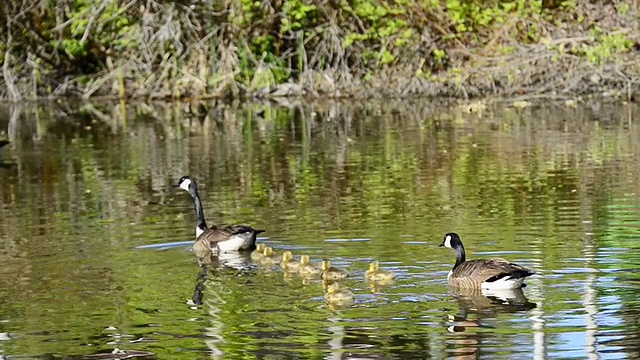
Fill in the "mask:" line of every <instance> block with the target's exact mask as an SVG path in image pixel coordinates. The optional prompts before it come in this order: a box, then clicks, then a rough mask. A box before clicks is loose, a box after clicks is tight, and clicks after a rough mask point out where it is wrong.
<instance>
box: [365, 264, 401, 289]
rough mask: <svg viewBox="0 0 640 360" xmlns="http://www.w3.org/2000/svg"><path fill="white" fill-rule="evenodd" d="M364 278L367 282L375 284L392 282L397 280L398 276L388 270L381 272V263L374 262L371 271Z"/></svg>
mask: <svg viewBox="0 0 640 360" xmlns="http://www.w3.org/2000/svg"><path fill="white" fill-rule="evenodd" d="M364 276H365V278H366V279H367V280H369V281H373V282H381V283H384V282H390V281H393V279H395V278H396V275H395V274H394V273H393V272H391V271H387V270H380V263H378V260H374V261H372V262H371V263H370V264H369V270H367V271H366V272H365V273H364Z"/></svg>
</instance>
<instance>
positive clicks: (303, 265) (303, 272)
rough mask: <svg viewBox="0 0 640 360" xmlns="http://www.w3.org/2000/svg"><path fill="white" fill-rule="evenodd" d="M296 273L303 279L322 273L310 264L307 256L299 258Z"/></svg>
mask: <svg viewBox="0 0 640 360" xmlns="http://www.w3.org/2000/svg"><path fill="white" fill-rule="evenodd" d="M298 273H299V274H300V276H303V277H315V276H318V275H320V273H322V270H320V269H318V268H317V267H315V266H313V264H311V260H310V259H309V255H302V256H300V266H299V267H298Z"/></svg>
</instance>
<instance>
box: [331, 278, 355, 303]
mask: <svg viewBox="0 0 640 360" xmlns="http://www.w3.org/2000/svg"><path fill="white" fill-rule="evenodd" d="M324 298H325V300H327V302H328V303H329V304H333V305H347V304H350V303H352V302H353V300H354V298H355V296H354V295H353V293H352V292H351V290H349V289H341V288H340V285H339V284H338V283H337V282H335V283H332V284H331V285H329V287H328V288H327V292H326V293H325V294H324Z"/></svg>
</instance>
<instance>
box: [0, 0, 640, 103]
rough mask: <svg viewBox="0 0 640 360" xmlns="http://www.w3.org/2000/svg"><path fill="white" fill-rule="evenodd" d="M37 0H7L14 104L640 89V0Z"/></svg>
mask: <svg viewBox="0 0 640 360" xmlns="http://www.w3.org/2000/svg"><path fill="white" fill-rule="evenodd" d="M23 1H26V0H7V1H6V2H4V3H3V4H0V14H3V13H4V14H7V15H9V18H10V21H9V22H8V24H7V31H6V32H0V67H1V68H2V72H1V74H2V76H1V77H0V101H2V102H19V101H33V100H45V101H46V100H56V99H81V100H87V99H101V98H102V99H104V98H109V99H128V100H207V99H226V100H229V99H274V98H287V97H304V98H310V99H318V98H348V99H367V98H373V99H376V98H377V99H388V98H395V99H405V98H412V97H429V98H453V99H464V100H470V99H480V98H494V97H499V98H510V99H525V100H526V99H560V100H563V99H574V98H577V97H581V96H602V97H616V98H621V99H624V100H626V101H638V100H639V99H640V21H639V20H640V9H639V5H638V3H637V2H634V3H633V4H627V3H625V2H619V3H618V2H605V1H596V2H587V1H574V2H565V3H563V4H555V2H553V1H542V2H532V3H530V4H529V3H527V4H525V3H523V2H519V1H504V2H501V3H500V4H489V3H487V4H480V5H478V4H476V2H474V1H464V0H460V1H450V2H447V3H446V4H445V5H441V4H439V3H438V2H433V3H431V4H426V5H425V3H424V2H419V1H411V0H407V1H402V2H394V3H388V2H377V1H375V0H363V1H361V2H354V3H347V2H333V1H330V2H326V1H325V2H320V1H300V0H295V1H289V2H287V3H286V4H283V2H281V1H265V2H263V3H258V5H259V6H257V5H256V3H251V4H248V3H246V2H245V1H236V0H227V1H224V2H223V3H221V4H218V3H215V4H214V3H209V2H206V1H203V2H202V3H198V4H195V5H194V4H192V5H188V6H187V5H183V4H180V3H172V4H165V5H163V4H155V5H154V6H152V7H149V6H145V5H140V7H139V8H136V7H133V6H131V4H133V3H135V1H134V2H127V3H125V2H120V1H116V2H104V3H102V4H101V5H100V4H98V3H95V4H94V3H93V2H88V0H74V2H73V3H72V4H70V5H69V6H68V7H67V8H65V9H63V11H62V12H60V9H57V8H55V7H52V6H51V5H50V4H45V3H43V4H42V7H40V8H38V9H36V8H29V10H27V11H22V10H20V9H21V8H20V7H19V6H11V5H19V4H20V3H21V2H23ZM217 7H219V8H217ZM212 9H213V10H216V11H215V14H216V15H215V16H209V15H208V14H209V13H210V12H211V10H212Z"/></svg>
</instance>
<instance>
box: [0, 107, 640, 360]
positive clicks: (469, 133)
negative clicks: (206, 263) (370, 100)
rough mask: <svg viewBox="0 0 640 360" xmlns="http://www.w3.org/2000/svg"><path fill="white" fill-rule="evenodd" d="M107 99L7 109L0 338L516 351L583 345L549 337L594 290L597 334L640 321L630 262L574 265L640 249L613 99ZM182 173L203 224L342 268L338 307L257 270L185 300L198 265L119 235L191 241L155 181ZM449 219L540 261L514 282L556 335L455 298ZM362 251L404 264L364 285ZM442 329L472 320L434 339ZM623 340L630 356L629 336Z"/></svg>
mask: <svg viewBox="0 0 640 360" xmlns="http://www.w3.org/2000/svg"><path fill="white" fill-rule="evenodd" d="M61 106H66V105H61ZM121 106H122V105H121ZM121 106H99V105H86V104H85V105H69V107H68V108H60V107H53V106H48V107H33V108H26V107H23V108H20V107H13V108H11V109H10V110H9V111H8V112H7V116H6V117H0V118H4V119H6V123H0V125H2V126H3V128H7V129H8V136H9V138H10V140H11V141H12V144H11V146H10V148H9V149H7V151H5V153H4V158H5V160H6V162H8V163H12V164H13V166H10V167H6V168H4V167H3V168H2V169H0V176H1V177H2V182H1V183H0V197H1V199H2V207H0V216H1V217H2V222H1V225H0V236H1V239H2V247H1V248H2V250H1V251H0V261H2V265H1V266H0V272H1V273H2V277H1V280H0V290H1V291H0V301H1V302H2V306H1V310H0V316H1V319H0V320H2V322H0V332H7V333H10V334H11V336H13V337H14V338H13V339H11V340H8V341H4V342H2V343H0V349H1V350H2V351H3V354H30V355H38V354H64V355H71V354H76V355H78V354H91V353H95V352H104V351H111V350H113V349H114V348H120V349H135V350H146V351H150V352H153V353H155V354H157V356H158V358H163V359H164V358H193V356H194V354H200V355H199V356H201V357H206V356H207V354H209V353H210V352H212V351H213V350H212V349H216V350H215V351H220V352H222V353H225V354H227V355H228V356H233V357H234V358H238V357H247V358H251V357H255V356H256V354H258V355H260V356H262V355H265V356H266V355H268V354H270V356H276V357H277V356H286V355H289V356H294V355H299V356H303V357H310V358H318V357H321V356H326V355H327V354H329V353H332V352H333V351H335V352H336V353H342V352H344V353H361V354H369V355H371V354H384V355H385V356H388V357H392V356H396V357H407V358H420V357H424V358H427V357H433V358H443V357H445V356H450V355H452V354H453V353H454V350H455V349H458V350H459V351H463V350H464V349H467V350H464V351H471V352H473V353H478V354H485V355H486V356H498V357H503V358H509V357H517V356H522V355H523V354H530V353H531V352H533V351H534V349H535V348H536V347H540V346H542V347H546V348H548V350H549V351H553V352H558V351H560V352H561V351H563V350H567V349H570V350H576V349H574V348H572V346H574V347H578V349H577V350H576V351H578V354H580V355H585V354H586V353H587V352H588V351H589V350H588V349H586V348H582V344H578V343H572V342H569V343H564V342H563V341H560V340H559V338H557V336H560V335H562V334H564V333H573V332H577V333H585V334H586V333H588V329H587V325H585V323H584V322H585V321H586V320H583V318H582V317H581V316H582V315H581V314H582V313H584V311H585V309H587V308H588V306H590V305H589V303H588V302H589V301H587V300H585V299H586V298H585V291H587V290H586V289H589V288H592V287H596V288H598V289H599V290H598V291H599V292H598V295H597V297H596V299H595V300H594V301H595V303H596V304H597V305H598V306H600V307H601V308H603V309H604V308H606V307H607V306H609V305H611V304H609V303H607V302H608V301H612V300H608V299H610V298H611V299H616V300H615V301H621V302H622V306H623V307H622V309H623V310H620V311H619V312H616V311H615V310H613V314H611V313H607V315H612V316H613V317H617V318H620V319H621V320H620V321H621V322H620V323H618V324H616V325H606V323H603V325H602V327H601V329H600V330H601V331H606V330H607V329H610V330H615V331H620V329H622V328H623V327H624V326H623V325H621V324H626V325H627V326H629V328H630V329H637V325H635V324H634V321H635V320H634V316H633V314H634V313H637V311H638V306H637V305H638V304H637V300H635V297H634V294H635V290H634V288H629V287H625V286H613V287H611V288H610V289H606V288H607V287H609V286H608V285H606V283H607V282H611V281H612V282H613V283H614V284H615V283H616V282H618V283H619V280H618V279H619V278H624V281H628V282H629V283H631V284H634V281H637V272H630V273H627V274H623V275H624V276H622V275H620V276H618V275H611V274H610V273H603V274H602V275H597V276H596V277H595V278H594V277H593V276H592V275H590V274H591V272H589V271H588V270H589V269H592V268H595V269H598V270H607V271H609V270H612V271H618V270H623V269H635V267H636V265H633V264H637V262H638V259H639V258H638V255H637V252H634V251H607V250H604V252H602V251H600V250H599V249H601V248H614V247H615V248H625V249H626V248H629V249H635V248H637V245H636V241H635V240H633V239H634V236H635V234H637V233H638V225H639V224H638V222H637V218H638V211H637V209H638V206H636V205H637V197H636V196H635V194H636V193H637V191H638V188H637V181H635V179H637V176H636V175H637V174H638V173H639V171H638V170H639V167H638V161H637V159H638V154H639V153H640V152H639V151H638V150H639V148H638V146H637V145H636V141H635V140H634V139H637V137H638V127H637V126H636V124H634V123H633V122H632V121H630V120H629V117H628V113H627V110H623V111H622V112H621V111H619V109H617V108H615V107H613V106H611V107H610V106H606V105H604V106H603V109H601V110H599V111H598V112H594V111H590V110H589V109H587V108H584V109H577V110H574V109H565V108H555V107H553V106H552V105H548V106H543V107H540V108H532V109H525V110H514V109H503V108H500V107H499V106H498V107H495V108H493V109H492V110H490V111H487V112H485V113H483V114H482V115H481V116H480V115H478V114H463V113H461V112H459V111H457V110H456V108H454V107H438V106H430V105H415V104H414V105H411V106H408V105H407V106H404V105H397V104H384V106H383V105H376V104H364V105H361V106H348V105H344V104H343V105H340V104H333V105H330V106H328V107H323V106H312V105H309V106H305V107H293V108H278V107H269V106H265V105H248V106H245V107H243V108H232V107H226V106H222V105H216V104H179V105H167V104H154V105H146V104H133V105H131V106H127V107H121ZM262 110H264V111H262ZM630 111H631V112H635V111H637V109H636V108H630ZM125 118H126V119H127V120H126V121H124V119H125ZM0 122H1V121H0ZM185 174H190V175H192V176H194V177H195V178H196V179H198V181H199V184H200V187H201V196H202V197H203V201H204V204H205V212H206V214H207V217H208V220H209V222H210V223H214V222H226V223H233V222H243V223H244V222H246V223H249V224H251V225H255V226H256V227H259V228H266V229H267V230H268V232H267V233H266V234H265V235H267V236H268V237H269V239H268V240H267V241H268V242H269V243H270V244H271V245H273V246H274V247H275V248H276V250H278V251H281V250H282V249H284V248H288V249H291V250H292V251H293V252H294V254H296V255H299V254H302V253H308V254H310V255H311V256H312V258H313V259H314V260H315V261H319V260H320V259H321V258H329V259H332V260H333V261H334V262H335V263H336V264H338V265H339V266H341V267H345V268H347V269H348V270H349V271H350V272H351V273H352V278H351V279H350V280H349V281H348V282H347V285H348V286H349V287H351V288H352V289H353V290H354V291H355V292H356V294H357V301H356V304H355V305H354V307H353V308H348V309H342V310H335V311H334V310H331V309H329V308H328V307H327V306H326V305H325V304H324V301H323V299H322V295H323V289H322V285H321V284H320V283H315V282H312V283H311V284H309V285H303V284H302V283H301V281H300V279H298V278H296V277H294V278H292V279H284V278H283V276H282V273H281V272H280V271H279V270H278V269H275V270H273V271H271V272H266V271H264V270H263V269H254V268H251V269H249V270H246V271H238V270H231V269H226V270H220V269H218V270H214V271H213V272H212V273H209V274H208V280H207V282H206V283H205V286H204V290H203V293H202V296H203V299H204V304H203V305H201V306H196V307H193V306H190V305H188V304H187V301H188V300H189V299H190V298H191V297H192V294H193V293H194V287H195V286H196V284H197V282H198V274H199V272H200V269H199V268H198V267H197V266H196V262H195V259H194V258H193V256H192V254H190V253H189V251H188V249H185V248H171V249H166V250H163V251H155V250H134V248H135V246H138V245H146V244H153V243H166V242H172V241H184V240H187V239H191V238H192V237H193V226H194V218H193V213H192V211H193V209H192V205H191V203H190V199H189V198H188V196H186V194H184V193H182V192H180V191H176V190H175V189H172V188H171V187H170V186H169V185H170V184H172V183H174V182H175V181H176V180H177V178H179V177H180V176H181V175H185ZM448 231H456V232H458V233H460V234H461V235H462V238H463V240H464V242H465V246H466V247H467V249H468V251H469V255H470V257H476V256H492V255H495V254H497V255H499V256H501V257H506V258H508V259H510V260H513V261H517V262H519V263H522V264H524V265H527V266H531V267H533V268H535V270H536V271H537V272H539V273H540V274H541V276H540V277H538V278H535V279H532V280H531V281H529V284H530V286H529V287H528V288H526V289H525V295H526V296H527V297H529V298H530V299H529V300H530V301H533V302H535V303H537V304H538V308H537V310H539V311H542V312H543V313H544V316H545V317H546V318H547V320H546V321H547V323H546V325H545V326H544V327H543V328H542V329H541V330H540V331H542V332H543V333H544V334H546V335H547V336H549V341H547V342H545V343H542V344H540V343H538V342H536V341H535V340H534V332H535V331H534V330H532V327H534V324H533V323H532V320H531V317H532V316H533V315H532V314H533V312H532V311H533V310H531V309H528V308H527V309H516V310H515V311H512V310H509V309H508V308H506V307H504V306H496V305H495V304H493V305H491V306H488V305H487V304H485V303H482V302H481V303H480V304H478V303H475V304H472V305H469V304H467V303H464V301H462V300H456V298H455V297H454V296H452V295H451V294H450V293H449V291H448V289H447V287H446V286H445V279H446V271H448V269H449V267H450V266H451V263H452V260H453V259H452V254H451V253H450V252H448V251H447V250H446V249H438V248H437V244H438V243H439V242H440V241H441V237H442V234H444V233H445V232H448ZM354 238H359V239H363V240H364V241H357V242H355V241H348V239H354ZM331 239H333V240H338V239H344V240H343V241H327V240H331ZM372 259H379V260H380V261H381V262H382V263H383V266H384V267H387V268H391V269H393V270H394V271H396V272H397V273H398V274H399V278H398V280H397V281H396V282H395V283H394V284H393V285H392V286H388V287H384V288H381V289H378V291H376V292H372V291H371V289H370V288H369V287H368V285H367V284H366V283H365V282H364V281H363V280H362V274H363V272H364V270H365V269H366V267H367V264H368V262H369V261H370V260H372ZM614 274H616V273H614ZM629 274H631V275H629ZM636 288H637V286H636ZM484 299H485V298H484V297H482V298H481V300H484ZM461 304H462V305H461ZM487 306H488V307H487ZM461 311H462V313H463V314H464V316H462V317H461V315H460V312H461ZM603 311H605V310H603ZM606 311H612V310H606ZM576 314H577V315H576ZM630 314H631V315H630ZM448 315H450V316H457V318H456V319H455V320H451V319H450V318H449V317H447V316H448ZM452 323H455V324H457V325H456V326H459V327H461V328H462V329H464V330H465V331H464V332H462V333H448V332H447V331H446V329H447V327H448V326H449V325H451V324H452ZM621 334H622V335H624V333H621ZM497 339H500V341H497ZM621 344H622V346H623V350H617V351H621V352H622V351H627V352H628V353H629V354H633V353H634V352H633V351H635V350H633V348H634V346H636V347H637V345H638V344H637V342H634V341H633V340H632V338H631V337H629V340H628V341H626V342H625V341H622V342H621ZM600 346H601V347H602V349H606V348H607V345H606V344H604V343H603V344H601V345H600ZM596 348H597V346H596ZM461 349H462V350H461ZM474 349H475V350H474ZM447 354H448V355H447Z"/></svg>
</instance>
